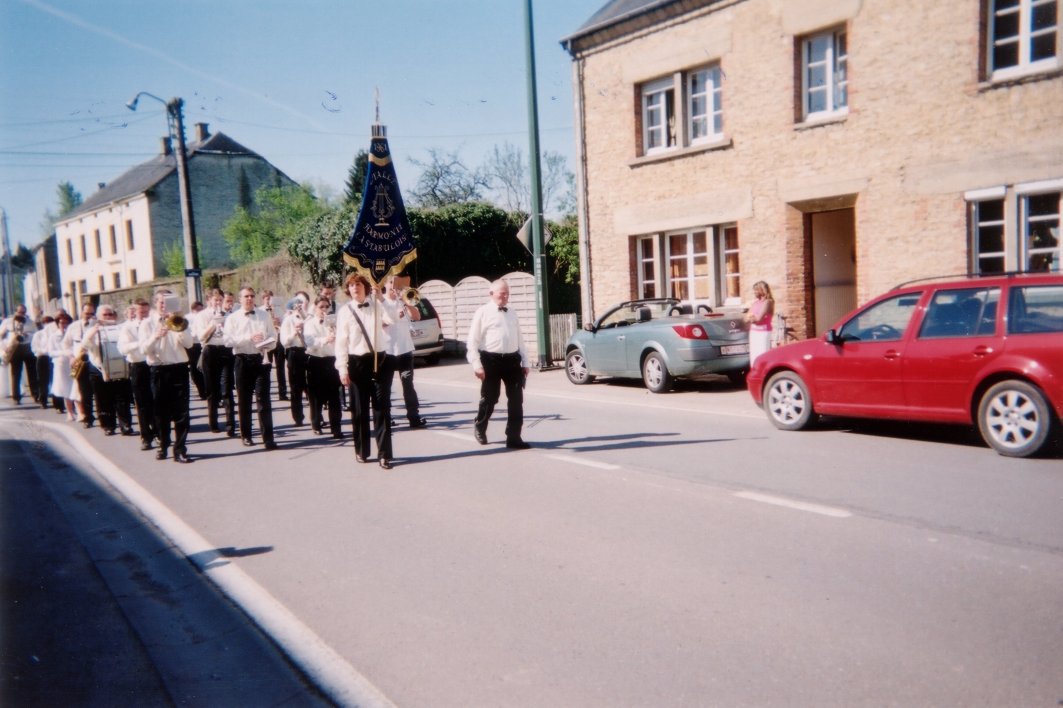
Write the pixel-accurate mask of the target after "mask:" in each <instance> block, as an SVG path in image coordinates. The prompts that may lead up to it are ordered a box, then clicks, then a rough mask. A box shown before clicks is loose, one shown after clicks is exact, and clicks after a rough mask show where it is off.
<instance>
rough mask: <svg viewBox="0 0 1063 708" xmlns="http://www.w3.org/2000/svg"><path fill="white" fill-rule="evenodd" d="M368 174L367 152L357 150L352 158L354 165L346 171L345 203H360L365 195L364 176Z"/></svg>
mask: <svg viewBox="0 0 1063 708" xmlns="http://www.w3.org/2000/svg"><path fill="white" fill-rule="evenodd" d="M367 172H369V151H368V150H359V151H358V154H357V155H355V156H354V163H353V164H352V165H351V167H350V169H349V170H347V187H346V190H345V192H344V197H345V201H346V202H347V203H348V204H355V203H358V202H361V201H362V194H364V193H365V175H366V173H367Z"/></svg>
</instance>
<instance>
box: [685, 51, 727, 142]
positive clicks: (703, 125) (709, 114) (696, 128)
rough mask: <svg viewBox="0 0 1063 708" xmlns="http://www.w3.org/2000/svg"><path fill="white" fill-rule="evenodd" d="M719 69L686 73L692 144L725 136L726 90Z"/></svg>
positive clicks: (688, 119) (712, 67)
mask: <svg viewBox="0 0 1063 708" xmlns="http://www.w3.org/2000/svg"><path fill="white" fill-rule="evenodd" d="M720 78H721V72H720V67H719V66H711V67H706V68H703V69H697V70H696V71H691V72H690V73H689V74H687V87H686V89H687V123H688V125H689V126H690V144H691V145H697V144H698V143H704V142H710V141H713V140H717V139H719V137H720V136H721V135H723V105H722V101H721V98H722V95H723V87H722V86H721V82H720Z"/></svg>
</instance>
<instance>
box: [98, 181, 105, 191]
mask: <svg viewBox="0 0 1063 708" xmlns="http://www.w3.org/2000/svg"><path fill="white" fill-rule="evenodd" d="M106 186H107V183H106V182H97V183H96V188H97V189H103V188H104V187H106Z"/></svg>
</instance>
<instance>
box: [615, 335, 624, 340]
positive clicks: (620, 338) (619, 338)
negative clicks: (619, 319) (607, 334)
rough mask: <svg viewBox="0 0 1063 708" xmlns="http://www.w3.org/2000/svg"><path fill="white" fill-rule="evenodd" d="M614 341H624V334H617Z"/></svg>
mask: <svg viewBox="0 0 1063 708" xmlns="http://www.w3.org/2000/svg"><path fill="white" fill-rule="evenodd" d="M616 341H618V342H622V341H624V335H622V334H619V335H617V337H616Z"/></svg>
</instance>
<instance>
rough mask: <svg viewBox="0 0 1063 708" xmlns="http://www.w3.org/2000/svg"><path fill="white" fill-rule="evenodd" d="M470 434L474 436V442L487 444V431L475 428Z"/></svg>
mask: <svg viewBox="0 0 1063 708" xmlns="http://www.w3.org/2000/svg"><path fill="white" fill-rule="evenodd" d="M472 436H473V437H474V438H476V442H478V443H480V444H481V445H486V444H487V431H485V430H480V429H479V428H476V429H474V430H473V431H472Z"/></svg>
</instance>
